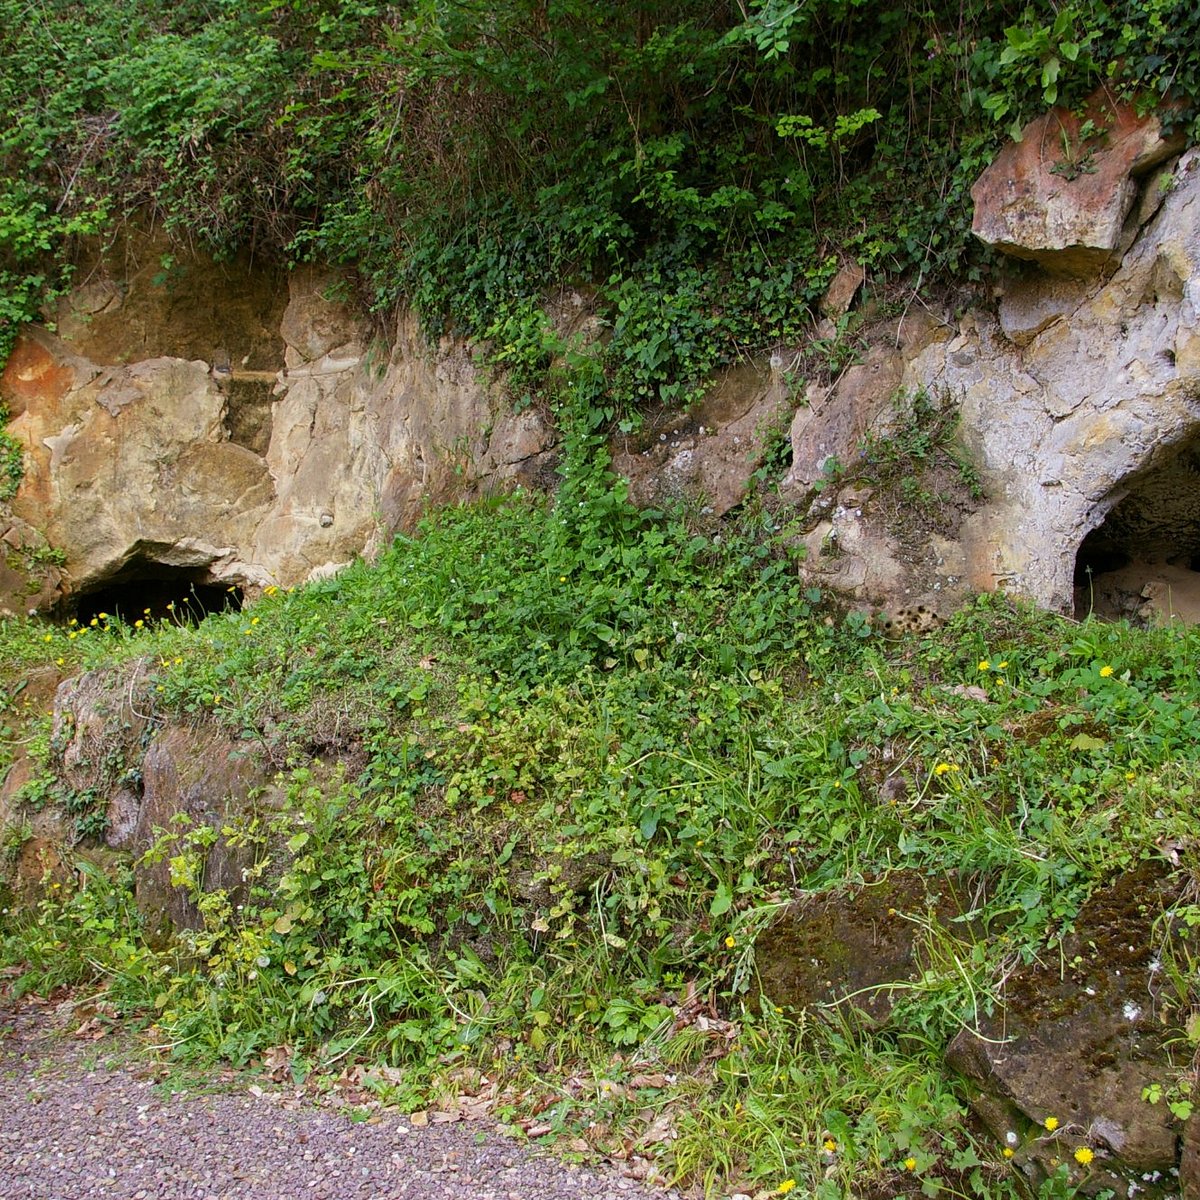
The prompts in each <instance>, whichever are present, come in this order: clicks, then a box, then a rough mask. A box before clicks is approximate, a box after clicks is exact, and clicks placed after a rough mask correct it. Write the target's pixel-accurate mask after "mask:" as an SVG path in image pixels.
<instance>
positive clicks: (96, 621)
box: [88, 617, 100, 629]
mask: <svg viewBox="0 0 1200 1200" xmlns="http://www.w3.org/2000/svg"><path fill="white" fill-rule="evenodd" d="M88 624H89V625H90V626H91V627H92V628H93V629H95V627H96V626H97V625H99V624H100V619H99V618H98V617H93V618H92V619H91V620H90V621H89V622H88Z"/></svg>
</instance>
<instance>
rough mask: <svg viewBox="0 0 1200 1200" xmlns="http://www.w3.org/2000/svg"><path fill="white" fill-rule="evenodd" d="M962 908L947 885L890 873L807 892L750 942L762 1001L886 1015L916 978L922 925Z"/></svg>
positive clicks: (878, 1018)
mask: <svg viewBox="0 0 1200 1200" xmlns="http://www.w3.org/2000/svg"><path fill="white" fill-rule="evenodd" d="M961 912H962V906H961V905H960V904H959V902H958V899H957V897H956V895H955V889H954V886H953V883H952V882H950V881H946V880H943V881H937V880H931V879H926V878H925V877H924V876H921V875H917V874H914V873H911V872H896V873H894V874H892V875H889V876H888V877H887V878H885V879H882V880H878V881H876V882H874V883H870V884H868V885H867V886H865V887H862V888H860V889H859V890H857V891H852V892H847V893H845V894H840V895H822V896H814V897H811V898H809V899H804V900H800V901H799V902H797V903H796V904H794V905H792V906H791V907H790V908H788V909H786V910H784V912H782V913H781V914H780V916H779V918H778V919H777V920H776V921H775V922H774V923H773V924H772V925H771V926H770V927H769V928H768V929H766V930H765V931H764V932H763V933H762V934H760V935H759V937H758V938H757V940H756V941H755V944H754V950H755V967H756V969H757V971H758V979H759V985H760V988H761V991H762V994H763V996H764V998H765V1000H766V1001H767V1002H768V1003H771V1004H775V1005H779V1006H780V1007H783V1008H791V1009H795V1010H800V1009H803V1008H806V1007H808V1006H809V1005H817V1004H844V1005H845V1006H846V1007H847V1009H848V1010H849V1009H855V1010H858V1011H859V1012H861V1013H863V1014H864V1015H865V1016H866V1017H867V1018H868V1019H869V1020H871V1021H873V1022H883V1021H886V1020H887V1018H888V1016H889V1015H890V1013H891V1011H892V1007H893V1004H894V1002H895V993H896V990H897V989H898V988H899V989H902V988H903V986H904V985H905V984H906V983H908V982H910V981H911V980H912V979H914V978H916V977H917V976H919V974H920V971H921V961H920V958H921V947H920V944H919V941H920V935H921V932H922V926H921V924H919V923H918V922H915V921H914V920H913V919H912V918H913V917H914V916H916V917H918V918H920V919H921V920H924V919H925V918H927V917H928V916H929V915H930V914H931V913H933V914H936V915H937V918H938V919H939V920H940V921H941V922H942V923H943V924H944V923H945V922H947V921H949V920H951V919H953V918H954V917H956V916H958V915H959V914H960V913H961Z"/></svg>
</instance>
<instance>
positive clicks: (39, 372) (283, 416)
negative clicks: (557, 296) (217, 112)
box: [0, 260, 555, 611]
mask: <svg viewBox="0 0 1200 1200" xmlns="http://www.w3.org/2000/svg"><path fill="white" fill-rule="evenodd" d="M211 274H212V272H211V271H210V272H209V273H208V274H207V275H206V274H205V273H204V271H202V270H201V268H200V266H199V265H197V264H195V263H191V262H190V260H189V265H188V272H187V273H186V277H187V279H188V280H189V281H190V282H189V284H188V286H187V287H186V288H185V287H184V286H183V284H182V283H180V288H182V289H183V291H184V292H185V293H186V297H190V299H188V300H187V303H186V304H184V303H183V299H184V297H183V296H181V295H179V294H177V292H178V289H177V291H176V292H172V291H171V290H170V289H169V288H168V289H167V291H166V292H164V293H163V294H162V295H160V297H159V299H160V303H161V304H162V305H163V306H164V308H165V309H169V310H170V311H171V312H175V314H176V317H177V318H179V319H183V318H185V317H186V319H188V320H195V321H199V322H200V323H201V324H202V325H203V326H204V328H205V329H207V330H208V333H207V334H204V339H206V342H205V344H206V345H207V343H208V342H212V341H214V340H215V336H216V334H217V333H218V332H219V325H218V324H217V323H214V321H212V320H209V319H208V317H207V316H205V314H204V312H201V311H200V310H198V309H197V308H196V304H197V303H198V302H199V299H200V292H201V290H202V289H201V288H200V286H199V284H200V281H201V280H206V281H207V283H208V285H209V290H210V291H214V292H216V291H219V289H218V288H217V285H216V282H215V281H214V280H213V279H212V278H211V277H210V276H211ZM146 286H147V285H146V281H145V280H144V279H143V278H142V276H141V275H140V274H139V275H136V276H135V277H134V278H133V279H131V280H123V281H119V282H117V283H114V282H113V281H112V280H111V279H101V280H98V281H95V280H94V281H93V282H90V283H89V284H87V285H86V286H85V287H84V288H83V289H82V291H81V292H80V293H79V294H78V295H76V296H73V297H72V298H71V299H70V302H69V306H68V307H69V310H70V313H75V314H76V316H77V317H78V318H79V319H78V320H76V322H75V324H74V325H71V322H70V320H67V324H68V326H70V328H71V329H72V331H73V333H72V336H73V338H74V341H73V342H72V343H71V344H70V345H68V344H67V343H66V342H65V341H63V340H62V339H60V338H56V337H54V336H52V335H50V334H49V333H47V332H46V331H44V330H38V329H32V330H30V331H28V333H27V334H26V336H25V337H24V338H22V340H21V341H20V342H19V343H18V348H17V351H16V353H15V354H14V355H13V357H12V359H11V360H10V363H9V365H8V368H7V370H6V371H5V373H4V375H3V377H2V379H0V396H3V398H4V399H5V400H6V401H7V402H8V403H9V405H10V407H11V409H12V411H13V413H14V420H13V422H12V424H11V427H10V428H11V432H12V433H13V434H14V436H16V437H18V438H20V440H21V441H22V442H23V444H25V445H26V446H27V447H28V455H27V464H26V468H27V469H26V475H25V480H24V482H23V484H22V487H21V490H20V492H19V494H18V496H17V498H16V500H15V502H14V505H13V524H10V528H14V527H16V525H18V524H19V525H20V526H21V528H28V529H30V530H31V531H35V532H34V536H33V537H31V538H27V539H26V541H28V542H29V543H30V545H33V543H34V542H35V541H37V539H41V543H42V544H45V542H46V541H48V543H49V544H50V545H51V546H53V547H55V548H57V549H58V550H60V551H62V552H63V553H64V554H65V556H66V566H65V573H64V574H65V577H64V576H60V575H54V576H53V577H51V576H50V575H49V573H47V572H45V571H43V572H41V573H40V574H37V573H34V574H32V575H31V574H30V573H29V572H24V571H21V570H18V569H16V568H15V567H14V568H13V573H12V577H11V578H8V577H7V576H5V577H3V578H0V586H2V589H3V590H0V605H4V606H6V607H7V608H8V609H9V610H10V611H20V609H22V608H25V607H39V606H41V607H46V606H48V605H51V604H54V603H58V602H59V601H60V600H61V598H62V595H63V592H64V591H65V592H67V593H78V592H82V591H87V590H90V589H94V588H96V587H99V586H101V585H103V584H109V583H113V582H117V581H121V580H127V579H130V578H138V577H151V576H152V574H153V572H154V571H156V570H162V569H163V568H172V569H175V570H176V571H177V572H178V571H179V570H186V581H188V582H192V583H213V584H228V583H234V584H237V585H240V586H242V587H243V588H249V589H250V590H251V591H253V590H254V589H255V588H257V587H261V586H264V585H265V584H267V583H271V582H275V583H280V584H292V583H296V582H299V581H301V580H303V579H305V578H308V577H311V576H313V575H320V574H327V573H329V572H330V571H332V570H336V569H338V568H339V567H340V566H342V565H344V564H345V563H347V562H349V561H350V560H352V559H353V558H354V557H355V556H356V555H358V554H361V553H364V552H367V553H370V552H372V551H373V550H375V549H377V548H378V547H379V546H380V545H382V544H384V542H385V541H386V540H387V538H389V537H390V535H391V534H392V532H393V531H394V530H395V529H397V528H399V527H410V526H412V525H413V524H414V523H415V522H416V521H417V519H418V518H419V517H420V515H421V514H422V513H423V512H424V510H425V509H426V507H427V506H429V505H436V504H438V503H444V502H446V501H449V500H452V499H455V498H458V497H464V496H471V495H477V494H481V493H486V492H489V491H492V490H494V489H496V488H497V487H504V486H511V485H512V484H514V483H521V482H527V483H532V482H535V481H538V480H540V479H542V478H543V477H544V476H545V475H546V474H547V473H548V471H549V469H550V465H551V464H552V459H553V447H554V441H555V439H554V436H553V433H552V431H551V429H550V428H549V426H548V425H547V424H546V422H545V421H544V420H543V419H542V418H541V416H540V415H539V414H538V413H537V412H536V411H534V410H526V411H525V412H522V413H513V412H512V411H511V409H510V408H509V406H508V405H507V404H506V403H505V402H504V400H503V399H502V397H501V396H500V394H499V392H498V391H497V389H496V388H495V387H493V386H491V385H490V384H489V383H488V382H487V381H486V380H485V379H484V378H483V377H482V376H481V375H480V374H479V373H478V372H477V371H476V368H475V363H474V360H473V358H472V356H471V355H470V353H469V352H468V351H467V349H466V348H465V347H464V346H463V345H462V344H461V343H458V342H454V341H451V340H446V341H444V342H443V343H442V345H441V346H440V347H439V348H438V349H437V350H436V351H431V350H430V349H429V348H428V347H427V346H426V345H425V342H424V339H423V337H422V336H421V334H420V332H419V330H418V328H417V325H416V322H415V320H413V319H412V318H411V317H404V318H402V319H401V321H400V324H399V327H398V330H397V336H396V339H395V344H394V346H393V348H392V350H391V352H390V354H389V352H388V350H387V349H386V348H385V347H382V346H381V345H380V344H379V343H377V342H375V341H371V342H368V340H367V338H366V337H365V334H364V331H363V330H362V329H361V328H360V327H359V324H358V322H357V321H356V320H355V318H354V317H353V316H352V315H351V313H350V310H349V309H348V308H347V307H346V306H345V305H344V304H343V303H342V302H341V301H340V299H339V296H340V294H341V293H342V292H343V291H344V290H345V289H344V286H343V281H342V280H341V279H340V277H339V276H338V275H337V274H336V273H334V272H322V271H317V270H315V269H313V270H303V271H300V272H297V273H296V274H295V275H294V276H293V277H292V278H291V280H290V288H291V299H290V301H289V302H288V303H287V306H286V308H285V309H283V311H282V312H281V313H277V315H276V316H275V317H274V318H273V319H274V320H276V321H277V323H278V328H279V331H280V332H279V333H278V334H276V338H277V343H276V344H277V346H278V347H279V349H277V350H276V351H275V352H274V354H275V357H274V358H273V359H272V358H271V357H270V346H269V343H268V342H266V341H264V339H263V338H262V337H261V336H259V334H260V332H261V331H259V330H258V329H257V327H255V329H253V330H251V331H250V333H249V334H246V335H245V336H244V337H243V336H242V335H241V334H238V333H237V332H236V331H230V335H229V336H228V337H227V338H226V339H225V340H226V342H227V343H229V344H230V345H231V346H232V354H233V365H232V366H231V367H229V368H228V369H227V370H225V369H224V368H223V370H222V371H221V372H217V371H215V370H214V369H213V368H212V367H211V366H210V361H211V359H212V358H213V356H214V353H215V352H209V353H208V356H207V358H206V359H198V360H193V361H184V360H181V359H178V358H166V357H161V358H151V359H143V360H141V361H137V362H133V363H132V364H131V365H128V366H122V365H111V366H107V367H104V366H101V365H98V362H97V361H94V360H92V359H89V358H84V357H81V356H80V355H79V354H78V353H76V350H77V349H80V348H82V349H86V350H87V351H88V352H89V353H95V354H96V355H97V356H98V357H99V358H100V359H101V360H102V361H107V362H110V363H116V364H119V361H120V360H121V359H123V358H127V357H130V356H132V355H134V354H136V353H137V351H138V350H140V349H142V348H143V347H144V345H145V343H146V342H147V341H149V342H153V341H154V340H155V338H161V340H163V341H166V342H173V343H179V344H181V345H186V346H193V345H195V344H197V343H196V342H195V340H194V338H193V340H191V341H188V340H186V339H185V340H184V341H183V342H182V343H180V342H179V336H178V335H173V334H171V333H170V332H169V331H168V330H166V329H164V328H159V327H158V326H156V325H154V323H153V322H152V321H150V320H149V317H148V316H147V315H146V314H143V317H144V319H141V320H139V322H137V323H135V327H134V328H132V329H131V332H130V338H131V343H130V345H128V346H125V347H122V346H121V345H120V344H119V336H118V332H119V325H116V324H109V325H104V326H103V328H101V327H100V326H99V325H97V324H96V323H95V322H94V321H92V322H91V323H89V322H84V321H83V320H82V316H80V314H83V316H89V317H91V318H97V317H99V316H100V315H102V314H112V313H117V312H118V310H119V311H120V312H126V311H127V310H128V308H129V306H130V305H131V304H132V303H133V300H132V299H131V297H135V296H140V297H142V298H143V300H144V293H145V290H146ZM230 287H231V299H230V303H231V310H232V312H233V313H234V314H235V317H234V319H235V321H237V320H242V321H243V322H244V321H245V320H248V318H246V317H245V314H244V313H241V310H240V308H239V305H242V306H244V305H245V303H248V298H249V297H252V296H254V295H255V294H256V293H255V289H254V287H253V286H251V285H250V284H245V283H237V282H236V281H235V283H233V284H231V285H230ZM276 290H277V289H276ZM273 294H274V293H273V292H272V291H271V290H270V289H269V288H268V289H266V293H264V295H263V296H262V297H260V299H261V301H262V302H263V303H264V304H266V300H267V296H268V295H273ZM169 296H174V297H175V301H174V302H172V303H173V304H174V307H172V304H168V297H169ZM218 299H219V297H218ZM217 302H218V301H217V299H214V300H213V303H217ZM64 303H66V302H64ZM139 303H141V301H139ZM181 304H182V307H180V305H181ZM144 307H145V305H144V304H143V308H144ZM205 311H207V310H205ZM239 314H240V315H239ZM68 316H69V313H68V312H67V311H66V310H64V320H66V319H67V317H68ZM169 320H170V314H169V312H166V311H164V313H163V314H161V318H160V324H161V323H162V322H167V323H169ZM205 322H207V323H206V324H205ZM247 337H248V338H249V341H246V338H247ZM239 338H241V340H239ZM204 339H202V340H204ZM246 346H249V349H248V350H247V352H246V353H245V354H243V355H241V357H240V358H239V357H238V354H239V351H241V350H242V349H244V348H245V347H246ZM285 346H286V348H285V349H284V347H285ZM221 353H222V354H224V353H225V351H224V350H222V351H221ZM246 362H249V363H250V365H249V366H246V365H245V364H246ZM273 380H277V382H276V383H275V388H274V393H275V394H274V397H272V396H271V395H270V394H269V392H270V388H271V381H273ZM21 523H23V524H21ZM26 596H28V597H30V603H29V604H25V603H24V601H25V597H26Z"/></svg>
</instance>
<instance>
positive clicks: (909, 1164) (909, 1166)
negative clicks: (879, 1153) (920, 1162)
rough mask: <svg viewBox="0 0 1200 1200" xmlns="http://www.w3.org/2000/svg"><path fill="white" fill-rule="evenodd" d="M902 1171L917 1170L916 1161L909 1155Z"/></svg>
mask: <svg viewBox="0 0 1200 1200" xmlns="http://www.w3.org/2000/svg"><path fill="white" fill-rule="evenodd" d="M904 1169H905V1170H906V1171H915V1170H916V1169H917V1160H916V1159H915V1158H913V1157H912V1156H911V1155H909V1157H908V1158H906V1159H905V1160H904Z"/></svg>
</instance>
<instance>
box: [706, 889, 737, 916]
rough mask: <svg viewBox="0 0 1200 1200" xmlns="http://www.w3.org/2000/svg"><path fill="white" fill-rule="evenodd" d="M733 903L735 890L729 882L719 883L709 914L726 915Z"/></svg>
mask: <svg viewBox="0 0 1200 1200" xmlns="http://www.w3.org/2000/svg"><path fill="white" fill-rule="evenodd" d="M732 905H733V891H732V890H731V889H730V887H729V885H728V884H727V883H722V884H718V886H717V894H716V895H715V896H714V897H713V902H712V903H711V904H710V905H709V906H708V915H709V916H710V917H722V916H724V915H725V914H726V913H727V912H728V911H729V909H730V908H731V907H732Z"/></svg>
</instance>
